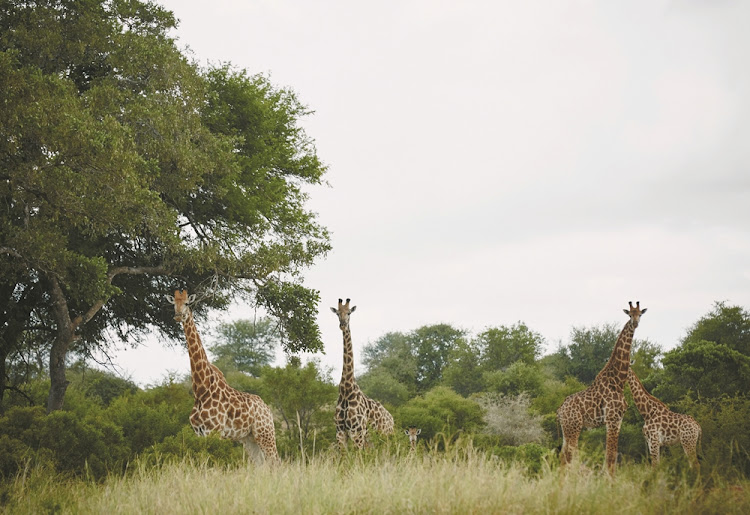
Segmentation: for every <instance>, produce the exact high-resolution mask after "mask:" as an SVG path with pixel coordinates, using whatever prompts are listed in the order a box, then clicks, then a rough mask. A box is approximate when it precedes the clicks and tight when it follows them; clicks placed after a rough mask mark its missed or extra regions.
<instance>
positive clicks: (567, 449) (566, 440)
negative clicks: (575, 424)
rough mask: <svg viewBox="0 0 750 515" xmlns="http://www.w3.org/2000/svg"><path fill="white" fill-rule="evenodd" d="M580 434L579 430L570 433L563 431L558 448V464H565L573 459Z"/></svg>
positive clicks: (576, 451)
mask: <svg viewBox="0 0 750 515" xmlns="http://www.w3.org/2000/svg"><path fill="white" fill-rule="evenodd" d="M580 435H581V431H580V430H578V431H576V432H574V433H570V434H565V433H563V444H562V448H561V449H560V465H567V464H568V463H570V462H571V461H573V458H575V456H576V454H577V453H578V438H579V436H580Z"/></svg>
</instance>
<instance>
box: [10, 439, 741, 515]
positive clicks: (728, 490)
mask: <svg viewBox="0 0 750 515" xmlns="http://www.w3.org/2000/svg"><path fill="white" fill-rule="evenodd" d="M0 510H3V511H4V512H7V513H14V514H16V513H20V514H23V513H34V514H37V513H76V514H78V513H98V514H102V513H106V514H117V513H123V514H132V513H159V514H170V513H180V514H185V513H274V514H276V513H295V514H296V513H304V514H328V513H461V514H463V513H467V514H472V513H476V514H485V513H503V514H505V513H519V514H520V513H523V514H527V513H570V514H581V513H592V514H594V513H595V514H601V513H638V514H648V513H681V514H682V513H721V514H725V513H738V514H740V513H742V514H746V513H750V482H748V481H740V482H734V483H726V482H722V481H719V480H717V479H712V478H701V477H698V476H697V475H695V474H689V473H688V474H678V473H676V472H674V471H670V470H668V469H666V468H665V469H659V470H656V471H654V470H651V469H650V468H649V467H646V466H644V465H625V466H622V467H620V468H619V469H618V472H617V476H616V477H615V478H614V479H612V478H609V477H608V476H607V475H606V474H603V473H602V472H601V470H600V469H599V468H597V469H593V470H592V469H590V468H588V467H585V466H580V465H578V466H574V467H571V468H569V469H566V470H565V471H561V470H559V469H558V468H557V467H556V465H555V464H554V463H553V464H552V465H550V466H544V467H543V469H542V471H541V472H540V473H538V474H535V475H534V474H528V473H527V471H526V470H525V469H524V468H522V467H521V466H519V465H507V464H504V463H503V462H501V461H498V460H493V459H487V458H486V457H484V456H483V455H481V454H478V453H475V452H474V451H472V450H471V449H468V450H467V449H463V450H458V451H453V452H447V453H425V454H420V455H417V456H409V455H403V454H401V455H399V454H397V453H396V454H394V453H387V452H381V451H372V452H370V453H365V454H364V455H359V454H356V453H351V454H350V455H348V456H345V457H343V458H339V457H337V456H336V455H335V454H327V455H326V454H323V455H320V456H318V457H316V458H315V459H313V460H309V461H306V462H304V463H303V462H302V461H295V462H291V463H284V464H282V465H281V466H279V467H277V468H273V469H271V468H266V467H254V466H252V465H250V464H246V465H242V466H236V467H232V468H221V467H209V466H206V465H205V464H201V463H194V462H190V461H189V460H186V461H184V462H182V463H173V464H165V465H162V466H160V467H149V468H147V467H143V466H141V467H138V466H136V467H135V468H134V469H131V470H130V471H129V472H128V473H127V474H125V475H124V476H123V475H121V476H119V477H110V478H109V479H108V480H106V481H104V482H103V483H100V484H97V483H94V482H92V481H86V480H83V479H62V478H60V477H56V476H53V475H50V474H48V473H45V472H44V471H40V470H33V469H31V470H28V471H27V472H26V473H25V474H22V475H20V476H19V477H17V478H16V479H15V480H14V481H12V482H10V483H6V484H4V485H3V486H2V487H0Z"/></svg>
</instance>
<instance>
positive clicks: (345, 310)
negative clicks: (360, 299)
mask: <svg viewBox="0 0 750 515" xmlns="http://www.w3.org/2000/svg"><path fill="white" fill-rule="evenodd" d="M349 301H351V299H346V304H344V303H343V302H342V301H341V299H339V307H338V309H336V308H331V311H333V312H334V313H336V315H337V316H338V317H339V327H340V328H341V330H342V331H343V330H344V329H346V328H347V327H349V316H350V315H351V314H352V313H354V310H355V309H357V306H352V307H351V308H350V307H349Z"/></svg>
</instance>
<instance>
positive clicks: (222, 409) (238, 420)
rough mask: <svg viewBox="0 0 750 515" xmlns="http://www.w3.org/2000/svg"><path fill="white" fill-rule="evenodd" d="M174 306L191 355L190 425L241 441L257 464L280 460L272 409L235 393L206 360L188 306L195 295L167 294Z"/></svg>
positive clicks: (255, 398)
mask: <svg viewBox="0 0 750 515" xmlns="http://www.w3.org/2000/svg"><path fill="white" fill-rule="evenodd" d="M167 299H169V301H170V302H171V303H172V304H174V312H175V317H174V319H175V320H177V321H178V322H182V327H183V329H184V330H185V338H186V339H187V347H188V354H189V355H190V376H191V381H192V387H193V396H194V397H195V404H194V405H193V411H192V412H191V413H190V425H191V426H193V430H194V431H195V432H196V433H197V434H198V435H200V436H206V435H208V434H209V433H211V432H214V431H216V432H218V433H219V434H220V435H221V436H222V437H223V438H228V439H230V440H236V441H239V442H242V444H243V445H244V446H245V451H246V452H247V453H248V455H249V456H250V457H251V458H252V459H253V461H255V462H256V463H258V464H261V463H263V462H264V461H268V462H270V463H272V464H275V463H277V462H278V461H279V455H278V452H277V451H276V430H275V428H274V425H273V414H272V413H271V409H270V408H269V407H268V406H267V405H266V403H265V402H263V400H262V399H261V398H260V397H258V396H257V395H253V394H250V393H246V392H240V391H239V390H235V389H234V388H232V387H231V386H229V385H228V384H227V381H226V379H225V378H224V374H222V373H221V370H219V369H218V368H216V367H215V366H214V365H213V364H212V363H210V362H209V361H208V357H207V356H206V351H205V350H204V349H203V345H202V344H201V339H200V336H199V335H198V329H196V327H195V321H194V320H193V313H192V312H191V310H190V308H189V307H188V304H190V303H191V302H193V301H194V300H195V295H190V297H188V294H187V291H180V290H178V291H175V293H174V297H173V296H171V295H167Z"/></svg>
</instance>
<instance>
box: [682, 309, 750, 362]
mask: <svg viewBox="0 0 750 515" xmlns="http://www.w3.org/2000/svg"><path fill="white" fill-rule="evenodd" d="M698 341H708V342H714V343H716V344H719V345H726V346H727V347H729V348H730V349H732V350H735V351H737V352H739V353H741V354H744V355H745V356H750V313H748V312H747V311H746V310H745V309H744V308H742V307H741V306H729V305H727V303H726V302H716V303H715V304H714V309H713V310H712V311H710V312H709V313H708V314H706V315H704V316H703V317H701V319H700V320H698V321H697V322H696V323H695V324H694V325H693V326H692V327H691V328H690V329H689V330H688V332H687V335H686V336H685V338H684V339H683V341H682V343H687V342H698Z"/></svg>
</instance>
